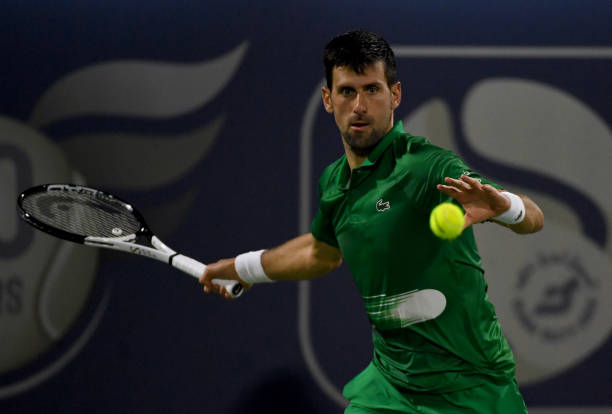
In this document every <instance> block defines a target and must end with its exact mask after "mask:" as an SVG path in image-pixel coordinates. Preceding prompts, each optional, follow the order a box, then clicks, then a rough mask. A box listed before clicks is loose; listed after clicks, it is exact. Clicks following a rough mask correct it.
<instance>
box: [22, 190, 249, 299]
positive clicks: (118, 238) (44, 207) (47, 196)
mask: <svg viewBox="0 0 612 414" xmlns="http://www.w3.org/2000/svg"><path fill="white" fill-rule="evenodd" d="M17 209H18V211H19V214H20V216H21V218H22V219H23V220H25V221H26V222H27V223H28V224H31V225H32V226H34V227H35V228H37V229H38V230H41V231H44V232H46V233H49V234H51V235H52V236H55V237H59V238H60V239H64V240H70V241H72V242H75V243H81V244H84V245H87V246H94V247H101V248H104V249H112V250H120V251H123V252H127V253H132V254H137V255H139V256H145V257H149V258H151V259H156V260H160V261H162V262H165V263H168V264H169V265H171V266H173V267H175V268H177V269H179V270H182V271H183V272H185V273H187V274H190V275H191V276H193V277H195V278H199V277H200V276H202V274H203V273H204V269H206V265H205V264H203V263H200V262H198V261H197V260H194V259H192V258H190V257H187V256H183V255H182V254H179V253H177V252H175V251H174V250H172V249H171V248H170V247H168V246H166V245H165V244H164V243H163V242H162V241H161V240H160V239H159V238H157V236H155V235H154V234H153V232H152V231H151V230H150V229H149V227H148V226H147V224H146V223H145V221H144V218H143V216H142V214H140V213H139V212H138V211H137V210H136V209H135V208H134V206H132V205H131V204H129V203H127V202H125V201H123V200H121V199H119V198H117V197H115V196H113V195H111V194H108V193H105V192H103V191H100V190H95V189H93V188H88V187H83V186H78V185H70V184H46V185H41V186H36V187H32V188H30V189H28V190H26V191H24V192H23V193H22V194H21V195H20V196H19V198H18V199H17ZM213 283H214V284H216V285H221V286H223V287H225V289H226V290H227V292H228V293H229V294H230V295H231V296H232V297H238V296H240V295H241V294H242V292H243V288H242V285H241V284H240V283H238V282H237V281H234V280H220V279H213Z"/></svg>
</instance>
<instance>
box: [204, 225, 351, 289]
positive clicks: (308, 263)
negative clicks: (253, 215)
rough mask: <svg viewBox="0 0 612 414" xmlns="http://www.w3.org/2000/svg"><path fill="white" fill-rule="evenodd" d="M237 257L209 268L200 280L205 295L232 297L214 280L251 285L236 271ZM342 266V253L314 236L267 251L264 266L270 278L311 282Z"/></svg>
mask: <svg viewBox="0 0 612 414" xmlns="http://www.w3.org/2000/svg"><path fill="white" fill-rule="evenodd" d="M234 263H235V258H231V259H222V260H219V261H218V262H216V263H211V264H209V265H207V266H206V270H205V272H204V274H203V275H202V277H201V278H200V283H201V284H203V285H204V291H205V292H215V293H218V294H220V295H222V296H225V297H227V298H229V295H228V294H227V292H225V290H224V289H222V288H219V287H218V286H216V285H213V284H212V282H211V281H212V280H213V279H228V280H237V281H239V282H240V283H242V284H243V286H244V287H245V288H247V289H248V288H249V287H250V286H249V285H248V284H246V283H245V282H244V281H243V280H241V279H240V277H239V276H238V273H237V272H236V268H235V264H234ZM341 263H342V255H341V253H340V250H339V249H338V248H336V247H334V246H331V245H329V244H327V243H324V242H322V241H320V240H317V239H315V238H314V236H313V235H312V234H311V233H307V234H303V235H301V236H299V237H296V238H295V239H291V240H289V241H288V242H286V243H284V244H282V245H280V246H278V247H275V248H273V249H270V250H266V251H265V252H264V253H263V254H262V256H261V264H262V266H263V269H264V271H265V273H266V275H267V276H268V277H269V278H270V279H272V280H274V281H276V280H308V279H314V278H316V277H319V276H322V275H324V274H326V273H329V272H331V271H332V270H334V269H336V268H337V267H338V266H340V264H341Z"/></svg>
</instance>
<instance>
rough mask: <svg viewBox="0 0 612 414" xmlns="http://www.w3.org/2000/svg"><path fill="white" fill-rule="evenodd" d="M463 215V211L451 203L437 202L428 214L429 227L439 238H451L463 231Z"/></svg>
mask: <svg viewBox="0 0 612 414" xmlns="http://www.w3.org/2000/svg"><path fill="white" fill-rule="evenodd" d="M464 225H465V217H464V216H463V211H462V210H461V209H460V208H459V207H458V206H457V205H455V204H453V203H442V204H438V205H437V206H436V207H435V208H434V209H433V210H431V215H430V216H429V227H430V228H431V231H432V232H433V234H435V235H436V236H438V237H439V238H441V239H445V240H451V239H454V238H456V237H458V236H459V235H460V234H461V232H462V231H463V226H464Z"/></svg>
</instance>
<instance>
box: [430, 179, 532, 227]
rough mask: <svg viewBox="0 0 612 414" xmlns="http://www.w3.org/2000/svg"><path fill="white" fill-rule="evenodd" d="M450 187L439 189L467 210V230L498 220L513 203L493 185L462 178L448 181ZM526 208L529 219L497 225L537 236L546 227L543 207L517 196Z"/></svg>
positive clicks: (447, 184)
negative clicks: (536, 233)
mask: <svg viewBox="0 0 612 414" xmlns="http://www.w3.org/2000/svg"><path fill="white" fill-rule="evenodd" d="M444 182H445V183H446V185H443V184H438V185H437V188H438V190H440V191H441V192H443V193H444V194H446V195H448V196H450V197H452V198H454V199H455V200H457V201H458V202H459V203H461V206H463V209H464V210H465V226H464V228H467V227H469V226H471V225H472V224H475V223H482V222H483V221H486V220H489V219H494V218H495V217H497V216H499V215H500V214H502V213H503V212H504V211H506V210H508V208H510V200H508V199H507V198H506V196H504V195H503V194H502V193H501V192H500V191H499V190H497V189H496V188H495V187H493V186H491V185H489V184H482V183H481V182H480V181H478V180H476V179H474V178H470V177H468V176H465V175H462V176H461V177H460V179H459V180H455V179H453V178H450V177H446V178H445V179H444ZM517 195H518V196H519V197H520V198H521V200H523V203H524V204H525V217H524V219H523V221H521V222H520V223H516V224H504V223H500V222H496V223H498V224H500V225H502V226H504V227H508V228H509V229H510V230H512V231H514V232H515V233H519V234H528V233H535V232H537V231H540V230H541V229H542V227H543V226H544V214H543V213H542V210H540V207H538V205H537V204H536V203H534V202H533V200H531V199H530V198H529V197H527V196H525V195H522V194H517Z"/></svg>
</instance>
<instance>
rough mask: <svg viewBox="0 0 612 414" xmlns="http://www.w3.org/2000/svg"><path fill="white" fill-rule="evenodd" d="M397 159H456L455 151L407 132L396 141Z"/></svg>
mask: <svg viewBox="0 0 612 414" xmlns="http://www.w3.org/2000/svg"><path fill="white" fill-rule="evenodd" d="M395 152H396V157H404V156H408V157H418V158H422V159H424V160H428V161H434V160H442V159H449V158H456V157H457V154H455V153H454V152H453V151H451V150H449V149H447V148H442V147H440V146H438V145H435V144H433V143H432V142H431V141H430V140H429V139H427V138H426V137H424V136H420V135H412V134H410V133H408V132H405V133H403V134H401V135H399V136H398V137H397V139H396V140H395Z"/></svg>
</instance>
